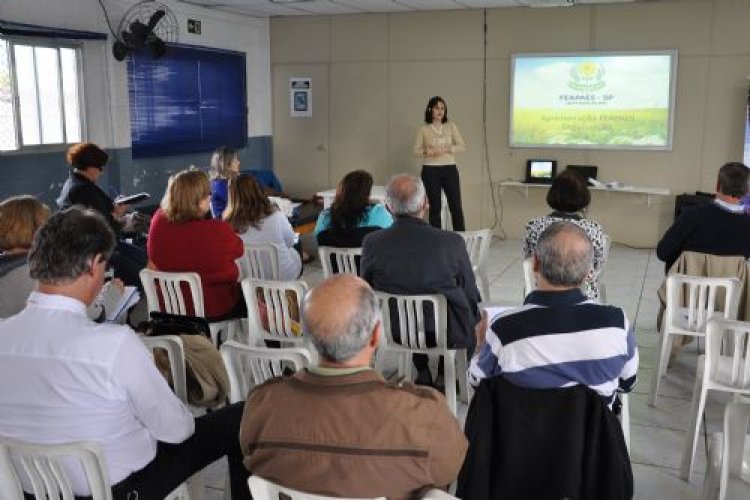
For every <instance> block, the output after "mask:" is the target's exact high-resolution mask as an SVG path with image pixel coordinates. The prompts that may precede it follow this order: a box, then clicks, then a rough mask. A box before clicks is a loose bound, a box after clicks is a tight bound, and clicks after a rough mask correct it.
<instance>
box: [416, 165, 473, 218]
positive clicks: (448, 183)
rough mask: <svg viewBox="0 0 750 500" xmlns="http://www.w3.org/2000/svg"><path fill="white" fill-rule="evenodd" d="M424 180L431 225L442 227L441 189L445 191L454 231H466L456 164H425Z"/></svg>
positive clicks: (423, 170) (423, 168)
mask: <svg viewBox="0 0 750 500" xmlns="http://www.w3.org/2000/svg"><path fill="white" fill-rule="evenodd" d="M422 182H423V183H424V188H425V191H426V192H427V201H429V203H430V225H431V226H434V227H440V213H441V209H442V203H441V199H440V191H441V190H442V191H443V192H445V197H446V198H447V199H448V208H449V209H450V211H451V219H452V222H453V230H454V231H464V230H465V229H466V226H465V225H464V211H463V209H462V208H461V184H460V182H459V179H458V169H457V168H456V166H455V165H438V166H433V165H423V166H422Z"/></svg>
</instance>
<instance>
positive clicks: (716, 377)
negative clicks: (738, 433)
mask: <svg viewBox="0 0 750 500" xmlns="http://www.w3.org/2000/svg"><path fill="white" fill-rule="evenodd" d="M709 390H711V391H723V392H729V393H733V394H735V396H737V395H743V396H750V323H747V322H744V321H727V320H722V319H712V320H710V321H709V322H708V329H707V331H706V354H705V355H703V356H699V357H698V374H697V375H696V377H695V387H694V390H693V403H692V408H691V412H692V413H691V422H690V427H689V428H688V436H687V440H686V441H685V447H684V448H683V451H682V466H681V468H680V476H681V477H682V478H683V479H684V480H686V481H690V478H691V476H692V472H693V471H692V469H693V461H694V459H695V448H696V446H697V444H698V434H699V431H700V424H701V417H702V416H703V411H704V409H705V405H706V396H707V393H708V391H709ZM745 429H747V425H745Z"/></svg>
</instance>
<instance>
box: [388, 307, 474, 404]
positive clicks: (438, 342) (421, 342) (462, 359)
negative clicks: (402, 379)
mask: <svg viewBox="0 0 750 500" xmlns="http://www.w3.org/2000/svg"><path fill="white" fill-rule="evenodd" d="M376 294H377V295H378V298H379V300H380V308H381V313H382V316H383V332H384V335H383V338H382V342H381V345H380V346H379V348H378V353H377V357H376V362H375V366H376V368H377V370H378V371H379V372H381V373H382V372H383V368H384V365H385V356H386V355H387V353H389V352H392V353H396V354H398V355H399V375H401V376H406V377H407V379H410V378H411V377H410V375H411V363H412V359H411V356H412V354H417V353H422V354H428V355H430V354H431V355H440V356H443V357H444V358H445V399H446V401H447V403H448V408H449V409H450V411H451V412H452V413H453V415H456V414H457V413H456V409H457V401H456V372H458V383H459V386H460V387H459V390H460V393H461V399H462V401H463V402H465V403H468V401H469V396H468V387H469V384H468V380H467V372H466V367H467V362H466V355H465V354H466V352H465V349H449V348H448V326H447V325H448V319H447V318H448V307H447V302H446V300H445V297H444V296H442V295H394V294H390V293H384V292H376ZM426 305H430V306H431V307H432V310H433V316H432V317H433V322H434V331H435V346H434V347H428V346H427V339H426V322H425V306H426ZM391 308H394V309H395V313H396V316H395V317H394V318H392V317H391ZM392 321H395V322H396V324H398V325H399V332H400V336H399V337H400V339H399V341H396V340H394V337H393V331H392V328H391V325H392ZM457 351H460V352H457Z"/></svg>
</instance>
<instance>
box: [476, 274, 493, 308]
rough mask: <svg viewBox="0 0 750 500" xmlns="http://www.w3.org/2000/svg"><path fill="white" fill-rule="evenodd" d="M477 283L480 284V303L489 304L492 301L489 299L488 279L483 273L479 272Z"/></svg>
mask: <svg viewBox="0 0 750 500" xmlns="http://www.w3.org/2000/svg"><path fill="white" fill-rule="evenodd" d="M479 281H480V283H481V284H482V301H483V302H489V301H490V300H492V299H490V279H489V278H488V277H487V273H486V272H485V271H480V272H479Z"/></svg>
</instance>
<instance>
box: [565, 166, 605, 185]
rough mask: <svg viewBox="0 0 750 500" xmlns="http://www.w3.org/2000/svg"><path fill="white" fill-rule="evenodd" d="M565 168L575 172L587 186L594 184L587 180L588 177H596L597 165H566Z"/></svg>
mask: <svg viewBox="0 0 750 500" xmlns="http://www.w3.org/2000/svg"><path fill="white" fill-rule="evenodd" d="M566 170H570V171H572V172H575V173H576V174H578V175H580V176H581V177H582V178H583V180H584V181H586V183H587V184H588V185H589V186H593V185H594V184H592V183H591V182H589V178H591V179H596V174H597V173H598V171H599V167H597V166H595V165H568V166H567V168H566Z"/></svg>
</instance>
